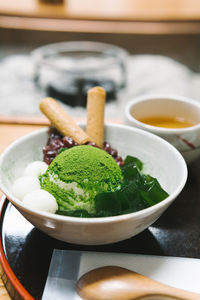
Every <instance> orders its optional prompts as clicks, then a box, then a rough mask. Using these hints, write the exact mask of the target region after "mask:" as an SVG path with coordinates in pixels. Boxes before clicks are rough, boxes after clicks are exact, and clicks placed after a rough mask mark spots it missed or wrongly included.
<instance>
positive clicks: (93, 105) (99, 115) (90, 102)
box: [86, 86, 106, 148]
mask: <svg viewBox="0 0 200 300" xmlns="http://www.w3.org/2000/svg"><path fill="white" fill-rule="evenodd" d="M105 99H106V93H105V90H104V89H103V88H102V87H98V86H96V87H94V88H92V89H90V90H89V91H88V93H87V126H86V133H87V134H88V135H89V136H90V137H91V140H92V141H93V142H95V143H96V144H97V145H98V146H99V147H101V148H102V147H103V143H104V107H105Z"/></svg>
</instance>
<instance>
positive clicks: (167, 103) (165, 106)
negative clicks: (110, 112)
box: [124, 95, 200, 163]
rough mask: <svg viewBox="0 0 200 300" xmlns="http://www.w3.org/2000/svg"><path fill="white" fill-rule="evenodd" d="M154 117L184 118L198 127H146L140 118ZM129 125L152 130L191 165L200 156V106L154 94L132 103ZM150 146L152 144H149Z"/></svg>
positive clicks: (186, 99) (180, 98)
mask: <svg viewBox="0 0 200 300" xmlns="http://www.w3.org/2000/svg"><path fill="white" fill-rule="evenodd" d="M154 116H166V117H175V118H177V117H181V118H183V119H186V120H191V121H193V123H195V125H193V126H190V127H185V128H164V127H157V126H152V125H148V124H145V123H143V122H140V121H139V119H141V118H146V117H154ZM124 121H125V124H128V125H131V126H134V127H138V128H140V129H143V130H146V131H150V132H152V133H154V134H156V135H158V136H160V137H162V138H164V139H165V140H167V141H168V142H170V143H171V144H172V145H173V146H175V147H176V148H177V149H178V150H179V151H180V152H181V154H182V155H183V157H184V158H185V160H186V162H187V163H190V162H192V161H194V160H196V159H197V158H198V157H199V156H200V103H198V102H197V101H195V100H192V99H190V98H186V97H182V96H175V95H155V96H154V95H150V96H143V97H138V98H135V99H133V100H132V101H130V102H129V103H128V104H127V105H126V108H125V120H124ZM147 147H148V145H147Z"/></svg>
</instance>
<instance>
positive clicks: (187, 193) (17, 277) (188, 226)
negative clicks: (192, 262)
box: [0, 161, 200, 299]
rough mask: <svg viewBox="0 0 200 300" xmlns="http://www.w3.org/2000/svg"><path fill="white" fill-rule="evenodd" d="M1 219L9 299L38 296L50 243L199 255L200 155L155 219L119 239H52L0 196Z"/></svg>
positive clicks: (54, 246)
mask: <svg viewBox="0 0 200 300" xmlns="http://www.w3.org/2000/svg"><path fill="white" fill-rule="evenodd" d="M0 220H1V223H0V230H1V245H0V246H1V247H0V263H1V265H2V266H3V269H4V276H3V277H2V279H3V281H4V282H5V284H6V287H7V289H8V291H9V293H10V294H12V295H11V297H12V298H13V299H33V298H34V299H41V297H42V293H43V289H44V286H45V282H46V278H47V274H48V270H49V265H50V261H51V257H52V252H53V250H54V249H68V250H83V251H103V252H121V253H137V254H152V255H166V256H176V257H190V258H200V161H199V162H195V163H194V164H192V165H191V166H190V167H189V176H188V181H187V183H186V186H185V188H184V189H183V191H182V192H181V194H180V195H179V197H178V198H177V199H176V201H175V202H174V203H173V204H172V205H171V206H170V207H169V208H168V209H167V211H166V212H165V213H164V214H163V215H162V216H161V217H160V219H159V220H158V221H157V222H155V223H154V224H153V225H152V226H150V227H149V228H148V229H147V230H145V231H144V232H142V233H140V234H138V235H137V236H135V237H133V238H131V239H128V240H125V241H122V242H119V243H115V244H110V245H104V246H81V245H73V244H67V243H64V242H61V241H58V240H55V239H53V238H51V237H49V236H47V235H46V234H44V233H42V232H40V231H39V230H38V229H36V228H35V227H33V226H32V225H31V224H30V223H29V222H28V221H27V220H26V219H25V218H24V217H23V216H22V215H21V214H20V213H19V212H18V211H17V210H16V209H15V207H14V206H13V205H12V204H11V203H9V201H8V200H7V199H5V197H2V199H1V216H0ZM10 287H12V288H10Z"/></svg>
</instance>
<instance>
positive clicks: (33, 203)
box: [22, 190, 58, 213]
mask: <svg viewBox="0 0 200 300" xmlns="http://www.w3.org/2000/svg"><path fill="white" fill-rule="evenodd" d="M22 202H23V203H24V204H25V205H27V206H29V207H30V208H33V209H37V210H41V211H46V212H50V213H55V212H56V210H57V209H58V204H57V202H56V199H55V198H54V196H53V195H51V194H50V193H49V192H47V191H45V190H35V191H32V192H30V193H28V194H26V195H25V196H24V198H23V199H22Z"/></svg>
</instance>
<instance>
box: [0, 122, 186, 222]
mask: <svg viewBox="0 0 200 300" xmlns="http://www.w3.org/2000/svg"><path fill="white" fill-rule="evenodd" d="M79 125H80V126H85V123H79ZM105 127H113V128H124V129H128V130H131V131H133V132H137V133H141V134H143V135H145V136H151V138H152V139H154V140H158V141H160V142H161V143H163V144H165V145H166V146H167V147H168V148H169V149H171V151H173V152H174V153H176V156H177V159H178V160H179V161H180V162H181V164H182V171H183V173H182V180H181V182H180V184H179V185H178V186H177V188H176V190H175V191H174V192H173V193H172V194H171V195H169V196H168V197H167V198H166V199H164V200H163V201H161V202H159V203H157V204H155V205H153V206H151V207H148V208H145V209H142V210H140V211H136V212H132V213H127V214H121V215H116V216H108V217H95V218H85V217H84V218H82V217H72V216H62V215H57V214H53V213H48V212H43V211H39V210H36V209H32V208H31V209H30V208H29V207H28V206H26V205H24V204H23V203H22V201H21V200H19V199H17V198H16V197H15V196H14V195H13V194H12V193H11V192H10V191H9V190H8V189H7V187H5V186H4V184H3V183H2V179H1V173H0V189H1V190H2V192H3V193H4V194H5V195H6V197H7V198H8V200H9V201H10V202H11V203H12V204H13V205H14V206H15V203H16V204H17V205H16V206H17V207H19V208H20V209H22V210H25V211H26V212H27V213H29V214H32V215H39V216H41V217H44V218H51V219H52V220H55V221H64V222H68V223H80V224H81V223H82V224H87V223H88V224H89V223H112V222H119V221H124V220H129V219H132V218H133V217H135V218H137V217H140V216H141V215H143V214H144V216H145V213H147V214H150V213H151V212H153V211H157V209H158V210H159V208H161V207H162V206H165V204H167V203H169V204H170V203H171V202H172V201H174V199H175V198H176V197H177V196H178V195H179V193H180V192H181V191H182V189H183V187H184V186H185V183H186V181H187V176H188V170H187V165H186V162H185V160H184V158H183V157H182V155H181V154H180V152H179V151H178V150H177V149H176V148H175V147H174V146H172V145H171V144H170V143H169V142H167V141H165V140H164V139H163V138H161V137H159V136H157V135H155V134H153V133H151V132H147V131H145V130H142V129H140V128H135V127H132V126H129V125H123V124H115V123H107V124H105ZM48 129H49V128H48V127H45V128H42V129H38V130H35V131H33V132H30V133H28V134H26V135H24V136H22V137H20V138H18V139H17V140H16V141H14V142H13V143H11V144H10V145H9V146H8V147H7V148H6V149H5V150H4V151H3V152H2V154H1V155H0V168H1V165H2V162H3V160H4V157H5V156H6V155H7V153H9V152H10V151H12V148H13V147H15V146H16V145H18V144H20V143H21V142H23V141H25V140H27V139H30V138H31V137H34V136H35V135H38V134H40V133H47V132H48ZM10 199H12V200H10Z"/></svg>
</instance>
